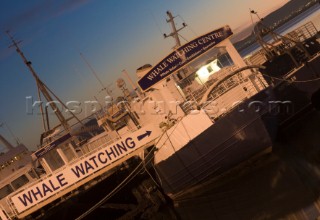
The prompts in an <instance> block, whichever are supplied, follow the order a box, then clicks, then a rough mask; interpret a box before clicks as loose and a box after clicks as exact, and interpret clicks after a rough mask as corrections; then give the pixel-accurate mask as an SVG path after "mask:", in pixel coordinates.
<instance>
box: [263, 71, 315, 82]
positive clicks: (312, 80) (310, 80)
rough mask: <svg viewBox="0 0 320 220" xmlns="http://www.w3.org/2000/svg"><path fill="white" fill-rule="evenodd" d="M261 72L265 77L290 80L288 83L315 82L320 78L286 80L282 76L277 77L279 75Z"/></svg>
mask: <svg viewBox="0 0 320 220" xmlns="http://www.w3.org/2000/svg"><path fill="white" fill-rule="evenodd" d="M261 74H262V75H264V76H266V77H269V78H271V79H276V80H279V81H283V82H290V83H308V82H316V81H318V80H320V77H319V78H315V79H309V80H288V79H283V78H279V77H275V76H269V75H267V74H263V73H261Z"/></svg>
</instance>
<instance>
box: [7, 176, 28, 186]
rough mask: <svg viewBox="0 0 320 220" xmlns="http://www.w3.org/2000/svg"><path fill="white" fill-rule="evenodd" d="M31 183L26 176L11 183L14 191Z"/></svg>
mask: <svg viewBox="0 0 320 220" xmlns="http://www.w3.org/2000/svg"><path fill="white" fill-rule="evenodd" d="M28 182H29V180H28V178H27V177H26V175H22V176H20V177H18V178H17V179H15V180H14V181H12V182H11V185H12V186H13V188H14V189H19V188H20V187H22V186H24V185H26V184H27V183H28Z"/></svg>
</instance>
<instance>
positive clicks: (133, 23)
mask: <svg viewBox="0 0 320 220" xmlns="http://www.w3.org/2000/svg"><path fill="white" fill-rule="evenodd" d="M285 2H287V0H272V1H265V0H241V1H239V0H228V1H214V0H197V1H196V0H135V1H132V0H126V1H125V0H28V1H21V0H20V1H18V0H11V1H1V3H0V4H1V7H0V30H1V33H0V73H1V75H0V94H1V96H0V97H1V98H0V100H1V108H0V123H1V122H5V123H6V124H8V125H9V126H10V128H11V129H12V131H13V132H14V133H15V135H16V136H18V137H19V139H20V140H21V141H22V142H23V143H24V144H25V145H26V146H27V147H28V148H29V149H32V150H34V149H36V144H38V143H39V139H40V133H41V131H42V125H41V117H40V116H39V115H28V114H27V109H26V108H27V107H26V97H27V96H33V97H34V100H36V99H37V90H36V84H35V81H34V79H33V78H32V76H31V74H30V73H29V71H28V69H27V68H26V66H25V65H24V64H23V62H22V60H21V58H20V57H19V55H18V54H17V53H16V52H15V50H14V49H13V48H8V46H10V44H11V43H10V40H9V39H8V37H7V36H6V35H5V34H4V32H5V31H6V30H10V33H11V34H12V35H13V36H14V37H15V39H16V40H17V41H18V40H22V41H23V42H22V43H21V44H20V46H21V48H22V50H23V52H24V54H25V55H26V57H27V58H28V59H29V60H31V61H32V63H33V67H34V69H35V70H36V72H37V73H38V74H39V76H40V78H41V79H42V80H43V81H44V82H45V83H46V84H47V85H48V87H49V88H51V89H52V90H53V91H54V92H55V93H56V94H57V95H58V96H59V97H60V98H61V99H62V100H64V101H71V100H77V101H85V100H93V96H96V97H97V98H98V99H99V100H103V97H104V95H105V93H101V92H99V90H101V86H100V85H99V83H98V82H97V80H96V79H95V78H94V77H93V75H92V74H91V72H90V70H89V69H88V67H87V66H86V64H85V63H84V62H83V60H82V59H81V57H80V52H81V53H83V54H84V56H85V57H86V59H87V60H88V61H89V62H90V63H91V65H92V67H93V68H94V69H95V71H96V72H97V74H98V75H99V77H100V78H101V80H102V81H103V83H104V84H105V85H110V84H111V83H113V84H112V86H111V87H110V88H112V89H115V88H116V84H115V83H114V82H115V81H116V80H117V78H119V77H122V75H121V71H122V70H123V69H126V70H127V71H128V72H129V73H130V75H131V77H132V78H134V79H135V70H136V69H137V68H138V67H140V66H142V65H144V64H146V63H150V64H156V63H157V62H158V61H159V60H160V59H161V58H163V57H164V56H165V55H166V54H168V53H169V52H170V51H171V48H172V47H173V45H174V41H173V40H172V39H166V40H165V39H163V33H170V27H169V25H168V24H167V23H166V21H165V19H166V11H167V10H170V11H171V12H172V13H173V14H174V15H179V16H178V17H177V19H176V23H177V25H178V26H179V25H180V24H181V23H182V22H186V23H187V24H188V27H187V28H186V29H184V30H183V31H182V32H181V35H182V36H183V37H184V38H185V39H187V40H191V39H193V38H195V37H196V36H197V35H201V34H204V33H206V32H209V31H211V30H213V29H216V28H219V27H221V26H223V25H226V24H229V25H230V26H231V28H232V29H235V30H237V29H238V27H241V26H245V25H246V24H248V22H251V20H250V15H249V8H252V9H254V10H256V11H258V12H259V13H260V14H261V15H262V16H264V15H265V14H266V13H267V12H269V11H270V10H273V9H275V8H276V7H279V6H280V5H283V4H284V3H285ZM183 43H185V42H183ZM0 134H2V135H3V136H5V137H7V138H8V139H9V140H10V141H11V142H12V143H14V142H13V139H12V137H11V135H10V134H9V133H8V131H7V130H6V129H5V128H1V127H0ZM1 149H3V148H2V147H1V144H0V151H1Z"/></svg>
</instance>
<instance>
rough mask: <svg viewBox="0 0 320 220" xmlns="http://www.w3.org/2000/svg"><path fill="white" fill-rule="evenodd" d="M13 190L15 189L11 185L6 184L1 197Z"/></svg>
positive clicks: (0, 193)
mask: <svg viewBox="0 0 320 220" xmlns="http://www.w3.org/2000/svg"><path fill="white" fill-rule="evenodd" d="M12 192H13V189H12V187H11V186H10V185H5V186H4V187H2V188H1V189H0V199H3V198H4V197H6V196H7V195H9V194H10V193H12Z"/></svg>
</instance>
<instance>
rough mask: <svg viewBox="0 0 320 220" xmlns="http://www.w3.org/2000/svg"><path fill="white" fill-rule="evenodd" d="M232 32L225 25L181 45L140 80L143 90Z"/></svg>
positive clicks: (206, 50)
mask: <svg viewBox="0 0 320 220" xmlns="http://www.w3.org/2000/svg"><path fill="white" fill-rule="evenodd" d="M232 34H233V33H232V30H231V29H230V27H229V26H224V27H222V28H219V29H216V30H214V31H211V32H210V33H208V34H205V35H202V36H200V37H198V38H196V39H194V40H192V41H190V42H189V43H186V44H185V45H183V46H181V47H179V48H178V49H176V50H175V51H173V52H172V53H170V54H169V55H168V56H167V57H165V58H164V59H163V60H162V61H160V62H159V63H158V64H157V65H156V66H154V67H153V68H152V69H151V70H150V71H149V72H148V73H147V74H146V75H144V76H143V77H142V78H141V79H140V80H139V81H138V84H139V86H140V88H141V89H142V90H143V91H146V90H148V89H149V88H150V87H151V86H153V85H155V84H156V83H158V82H160V81H161V80H162V79H165V78H166V77H167V76H170V75H171V74H172V73H174V72H176V71H178V70H179V69H181V68H182V67H184V66H185V65H187V64H188V63H190V62H191V61H193V60H194V59H195V58H197V57H199V56H200V55H202V54H204V53H206V52H208V51H209V50H210V49H212V48H213V47H214V46H216V45H217V44H219V43H220V42H222V41H223V40H225V39H227V38H229V37H230V36H231V35H232Z"/></svg>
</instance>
